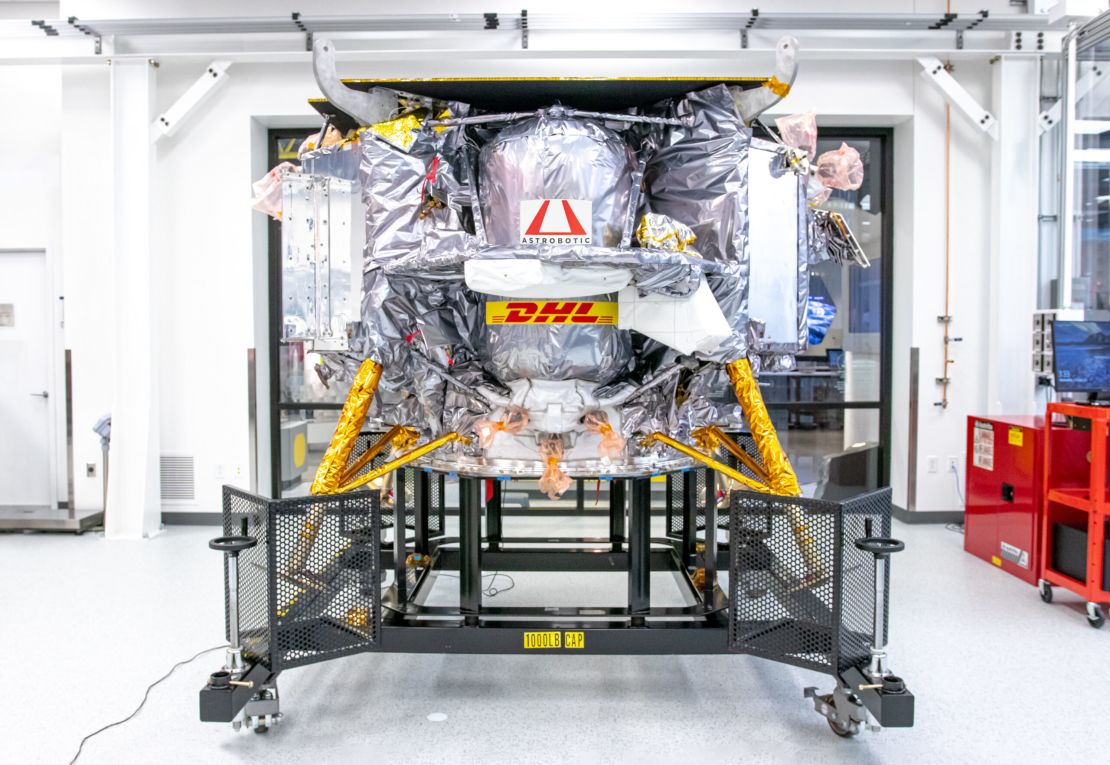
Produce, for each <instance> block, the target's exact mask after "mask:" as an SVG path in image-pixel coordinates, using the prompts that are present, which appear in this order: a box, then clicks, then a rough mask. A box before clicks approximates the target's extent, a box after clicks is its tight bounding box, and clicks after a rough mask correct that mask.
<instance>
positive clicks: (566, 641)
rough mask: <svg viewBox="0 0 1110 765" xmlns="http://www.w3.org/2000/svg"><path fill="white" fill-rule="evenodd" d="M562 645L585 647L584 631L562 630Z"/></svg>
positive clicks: (566, 646)
mask: <svg viewBox="0 0 1110 765" xmlns="http://www.w3.org/2000/svg"><path fill="white" fill-rule="evenodd" d="M563 647H564V648H585V647H586V633H585V632H564V633H563Z"/></svg>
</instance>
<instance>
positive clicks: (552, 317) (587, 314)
mask: <svg viewBox="0 0 1110 765" xmlns="http://www.w3.org/2000/svg"><path fill="white" fill-rule="evenodd" d="M616 323H617V304H616V303H592V302H590V303H586V302H582V301H578V300H571V301H560V300H539V301H534V300H508V301H490V302H488V303H486V324H616Z"/></svg>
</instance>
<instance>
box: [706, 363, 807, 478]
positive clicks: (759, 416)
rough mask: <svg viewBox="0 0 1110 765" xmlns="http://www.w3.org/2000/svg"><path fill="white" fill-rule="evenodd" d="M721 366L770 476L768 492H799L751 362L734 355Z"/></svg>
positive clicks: (795, 476) (792, 469) (792, 470)
mask: <svg viewBox="0 0 1110 765" xmlns="http://www.w3.org/2000/svg"><path fill="white" fill-rule="evenodd" d="M725 369H726V370H727V371H728V379H729V380H730V381H731V382H732V389H733V390H734V391H735V392H736V400H737V401H739V402H740V408H741V409H742V410H744V419H746V420H747V421H748V428H749V429H750V430H751V432H752V439H754V440H755V448H756V449H758V450H759V456H760V458H761V459H762V460H763V467H764V469H765V470H766V472H767V477H768V478H769V479H770V480H769V481H768V483H769V484H770V486H771V492H772V493H773V494H778V495H779V496H783V497H798V496H801V494H802V487H801V485H799V483H798V476H797V475H795V473H794V468H793V467H791V466H790V459H789V458H788V457H787V456H786V452H784V451H783V449H782V445H781V444H780V443H779V436H778V433H776V432H775V426H774V425H773V424H772V423H771V415H770V414H768V412H767V405H766V404H764V403H763V394H761V393H760V392H759V383H758V382H756V380H755V375H753V374H752V367H751V365H750V364H749V363H748V360H747V359H738V360H736V361H733V362H730V363H728V364H726V365H725Z"/></svg>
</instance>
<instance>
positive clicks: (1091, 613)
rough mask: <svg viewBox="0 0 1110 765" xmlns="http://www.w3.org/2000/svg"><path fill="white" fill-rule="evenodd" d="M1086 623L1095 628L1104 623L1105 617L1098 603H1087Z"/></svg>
mask: <svg viewBox="0 0 1110 765" xmlns="http://www.w3.org/2000/svg"><path fill="white" fill-rule="evenodd" d="M1087 623H1088V624H1090V625H1091V626H1092V627H1094V628H1095V629H1096V630H1097V629H1099V628H1100V627H1101V626H1102V625H1104V624H1106V617H1105V616H1103V613H1102V609H1101V608H1099V605H1098V603H1088V604H1087Z"/></svg>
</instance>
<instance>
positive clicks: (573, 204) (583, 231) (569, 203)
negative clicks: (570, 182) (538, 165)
mask: <svg viewBox="0 0 1110 765" xmlns="http://www.w3.org/2000/svg"><path fill="white" fill-rule="evenodd" d="M552 202H555V204H554V205H552V204H551V203H552ZM582 221H585V225H583V223H582ZM592 221H593V203H592V202H590V201H589V200H588V199H523V200H521V202H520V243H521V244H590V242H591V237H590V230H589V228H588V226H590V225H591V223H592Z"/></svg>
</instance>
